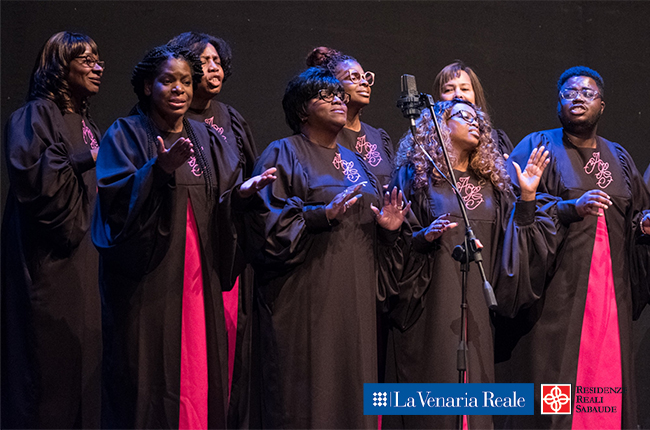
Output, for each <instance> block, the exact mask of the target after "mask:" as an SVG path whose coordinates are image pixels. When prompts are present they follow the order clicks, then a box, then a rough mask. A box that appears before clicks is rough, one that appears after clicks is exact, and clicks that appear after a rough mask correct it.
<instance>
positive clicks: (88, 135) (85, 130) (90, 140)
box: [81, 119, 99, 149]
mask: <svg viewBox="0 0 650 430" xmlns="http://www.w3.org/2000/svg"><path fill="white" fill-rule="evenodd" d="M81 130H82V135H83V139H84V143H85V144H86V145H88V146H90V149H97V148H99V144H98V143H97V139H95V135H94V134H93V132H92V130H90V128H89V127H88V126H87V125H86V121H84V120H83V119H82V120H81Z"/></svg>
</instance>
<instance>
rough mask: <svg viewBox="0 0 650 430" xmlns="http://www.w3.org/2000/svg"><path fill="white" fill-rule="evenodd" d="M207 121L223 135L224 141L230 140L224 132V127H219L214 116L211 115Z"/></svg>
mask: <svg viewBox="0 0 650 430" xmlns="http://www.w3.org/2000/svg"><path fill="white" fill-rule="evenodd" d="M205 123H206V124H207V125H209V126H210V127H212V128H213V129H215V130H216V131H217V133H219V134H220V135H221V137H223V140H224V142H228V138H227V137H226V135H225V134H223V127H219V126H218V125H217V124H215V123H214V116H211V117H210V118H206V119H205Z"/></svg>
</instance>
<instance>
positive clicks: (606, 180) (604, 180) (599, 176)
mask: <svg viewBox="0 0 650 430" xmlns="http://www.w3.org/2000/svg"><path fill="white" fill-rule="evenodd" d="M595 168H597V169H598V171H597V172H596V180H597V182H596V183H597V184H598V186H599V187H600V188H607V186H609V184H611V183H612V181H613V180H614V178H612V172H610V171H609V170H608V168H609V163H606V162H604V161H603V160H601V159H600V152H594V153H593V155H592V156H591V158H590V159H589V161H587V164H585V173H586V174H588V175H590V174H591V173H592V172H593V171H594V169H595Z"/></svg>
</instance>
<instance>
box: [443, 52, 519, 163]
mask: <svg viewBox="0 0 650 430" xmlns="http://www.w3.org/2000/svg"><path fill="white" fill-rule="evenodd" d="M433 98H434V99H436V100H437V101H438V100H439V101H449V100H453V99H462V100H467V101H468V102H470V103H473V104H475V105H476V106H478V107H479V108H480V109H481V110H482V111H483V113H484V114H485V115H486V116H488V114H487V111H488V104H487V99H486V97H485V91H484V90H483V85H482V84H481V81H480V80H479V78H478V76H477V75H476V73H474V70H472V68H470V67H468V66H466V65H465V63H463V62H462V61H455V62H453V63H451V64H448V65H446V66H445V67H443V68H442V70H441V71H440V72H439V73H438V75H436V78H435V79H434V80H433ZM488 117H489V116H488ZM491 137H492V140H493V141H494V142H495V143H496V145H497V149H498V150H499V152H501V154H502V155H504V154H510V153H511V152H512V149H513V145H512V142H510V138H509V137H508V135H507V134H506V132H505V131H503V130H501V129H499V128H493V129H492V134H491Z"/></svg>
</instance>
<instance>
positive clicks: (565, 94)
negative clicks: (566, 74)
mask: <svg viewBox="0 0 650 430" xmlns="http://www.w3.org/2000/svg"><path fill="white" fill-rule="evenodd" d="M578 94H580V95H581V96H582V98H583V99H585V100H586V101H588V102H590V101H592V100H594V99H596V98H598V97H600V93H599V92H598V91H596V90H592V89H591V88H582V89H580V90H574V89H572V88H565V89H563V90H562V91H560V97H562V98H563V99H564V100H568V101H573V100H575V99H577V98H578Z"/></svg>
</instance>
